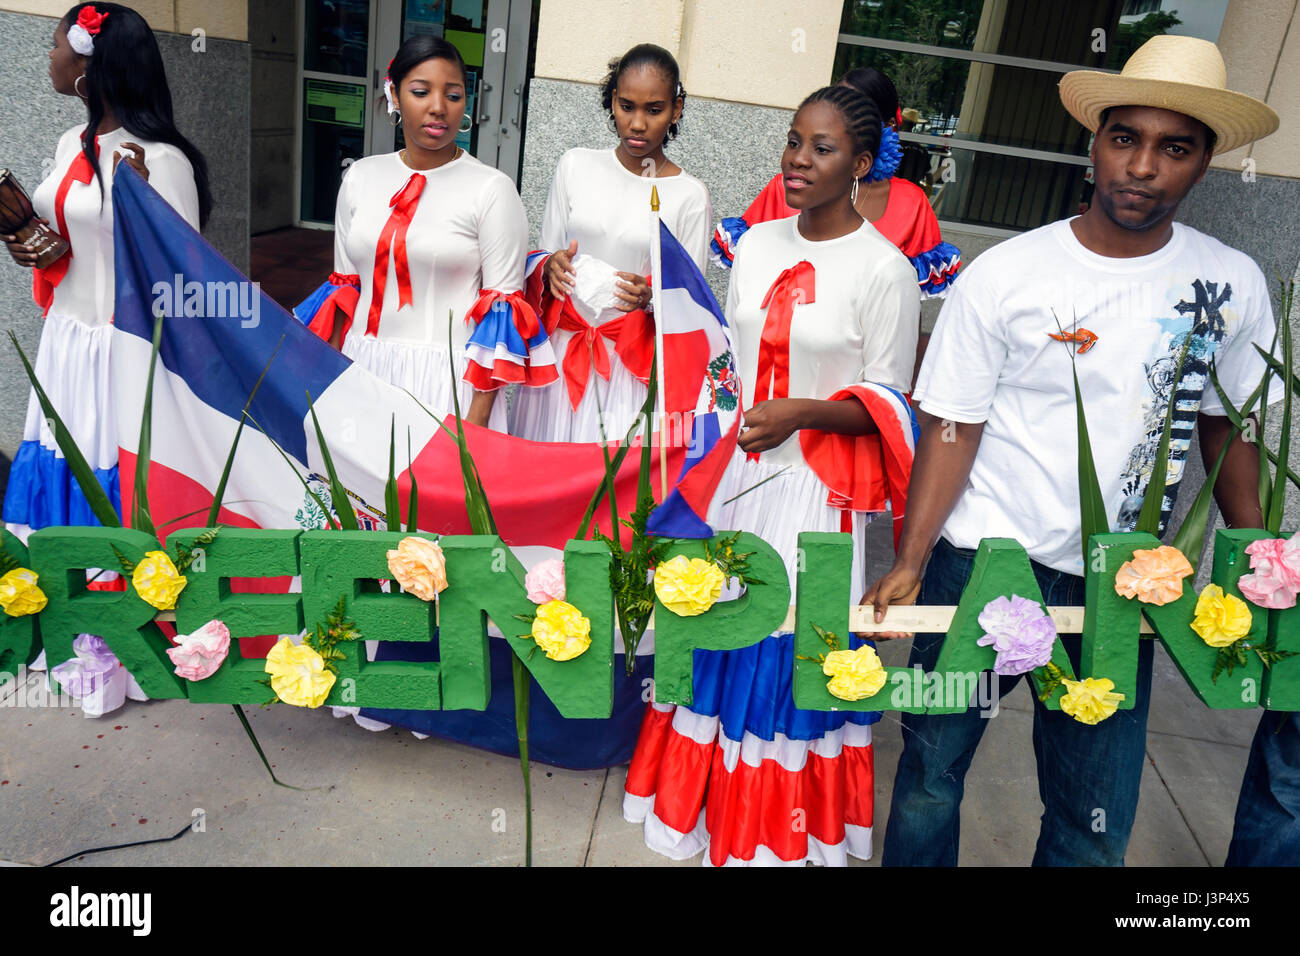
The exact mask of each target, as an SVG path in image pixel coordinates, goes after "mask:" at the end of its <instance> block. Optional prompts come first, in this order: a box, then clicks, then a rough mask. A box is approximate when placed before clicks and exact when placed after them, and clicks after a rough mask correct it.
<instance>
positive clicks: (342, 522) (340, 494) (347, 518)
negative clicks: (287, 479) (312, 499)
mask: <svg viewBox="0 0 1300 956" xmlns="http://www.w3.org/2000/svg"><path fill="white" fill-rule="evenodd" d="M307 407H308V408H309V409H310V410H311V423H312V426H313V427H314V428H315V429H316V442H317V444H319V445H320V455H321V458H323V459H324V460H325V473H326V474H327V475H328V476H329V480H330V498H332V499H333V501H334V511H335V512H336V513H337V514H338V516H339V526H340V527H341V528H343V529H344V530H345V531H359V530H361V529H360V528H359V527H358V525H357V513H356V510H355V509H353V507H352V501H351V499H350V498H348V490H347V489H346V488H344V487H343V482H341V481H339V475H338V472H337V471H335V470H334V458H333V456H331V455H330V450H329V446H328V445H326V444H325V433H324V432H322V431H321V427H320V422H319V421H318V420H317V418H316V403H315V402H313V401H312V397H311V392H308V393H307Z"/></svg>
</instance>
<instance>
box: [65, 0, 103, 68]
mask: <svg viewBox="0 0 1300 956" xmlns="http://www.w3.org/2000/svg"><path fill="white" fill-rule="evenodd" d="M107 19H108V14H107V13H100V12H99V11H97V10H96V9H95V8H94V7H82V8H81V13H80V14H78V16H77V22H76V23H74V24H73V25H72V26H70V27H68V45H69V46H70V47H72V49H73V50H75V51H76V52H77V53H79V54H81V55H82V56H90V55H91V54H93V53H94V52H95V37H96V36H97V35H98V34H99V31H100V29H101V28H102V27H103V25H104V21H105V20H107Z"/></svg>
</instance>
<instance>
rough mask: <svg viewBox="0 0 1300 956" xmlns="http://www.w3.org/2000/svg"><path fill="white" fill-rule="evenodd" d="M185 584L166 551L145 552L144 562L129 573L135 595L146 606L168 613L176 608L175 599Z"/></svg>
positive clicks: (183, 577) (183, 578)
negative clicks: (138, 596)
mask: <svg viewBox="0 0 1300 956" xmlns="http://www.w3.org/2000/svg"><path fill="white" fill-rule="evenodd" d="M187 583H188V582H187V581H186V580H185V576H184V575H183V574H181V573H180V572H179V571H177V570H176V565H174V564H172V559H171V558H169V557H168V556H167V552H166V551H146V552H145V555H144V560H143V561H141V562H140V563H139V564H137V565H136V566H135V570H134V571H132V572H131V584H132V586H133V587H134V588H135V593H136V594H138V595H140V598H141V599H142V600H143V601H144V602H145V603H146V604H149V605H152V606H153V607H156V608H157V609H158V610H160V611H170V610H172V609H173V608H174V607H176V599H177V598H178V597H180V593H181V592H182V591H184V590H185V585H186V584H187Z"/></svg>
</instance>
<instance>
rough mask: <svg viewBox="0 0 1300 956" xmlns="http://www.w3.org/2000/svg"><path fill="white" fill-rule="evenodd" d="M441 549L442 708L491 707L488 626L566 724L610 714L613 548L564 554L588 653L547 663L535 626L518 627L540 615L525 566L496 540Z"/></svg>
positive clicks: (448, 540) (457, 541)
mask: <svg viewBox="0 0 1300 956" xmlns="http://www.w3.org/2000/svg"><path fill="white" fill-rule="evenodd" d="M396 537H399V538H400V537H401V535H397V536H396ZM442 548H443V552H444V553H445V554H446V556H447V578H448V580H449V581H450V582H451V584H450V586H449V587H448V588H447V590H445V591H443V592H442V594H441V596H440V600H441V605H442V606H441V608H440V609H439V610H440V618H439V634H440V640H439V647H440V650H441V655H442V693H443V700H444V704H443V706H445V707H446V708H448V709H458V710H483V709H485V708H486V707H487V703H488V694H489V690H490V687H491V680H490V673H489V668H490V666H491V665H490V663H489V657H490V655H489V650H488V648H489V642H488V631H487V625H488V620H489V618H490V619H491V621H492V622H493V623H495V624H496V626H497V627H498V628H499V629H500V631H501V633H502V634H504V635H505V637H506V639H507V640H508V641H509V642H510V647H511V649H512V650H513V651H514V652H515V654H517V655H519V657H520V659H521V660H523V662H524V666H525V667H527V668H528V671H529V673H530V674H531V675H532V676H533V678H535V679H536V681H537V683H538V685H539V686H540V687H541V689H542V691H543V693H545V694H546V696H547V697H548V698H550V701H551V703H553V704H554V705H555V707H556V709H557V710H559V712H560V714H561V715H562V716H564V717H568V718H571V719H572V718H604V717H608V716H609V715H610V714H611V713H613V708H614V594H613V591H612V590H611V589H610V584H609V564H610V554H609V548H608V547H606V546H605V545H604V544H602V543H600V542H599V541H570V542H569V543H568V545H567V546H566V547H565V549H564V585H565V600H566V601H567V602H568V603H569V604H572V605H573V606H574V607H576V608H577V609H578V610H579V611H580V612H582V614H583V615H584V616H585V617H586V618H587V619H588V620H589V621H591V646H590V647H588V648H587V650H586V651H585V652H584V653H582V654H581V655H579V656H578V657H575V658H572V659H571V660H567V661H553V660H550V659H549V658H547V657H546V655H545V653H543V651H542V650H541V649H540V648H539V647H538V645H537V642H536V641H534V640H533V638H532V626H531V625H530V624H527V623H525V622H524V621H521V620H519V617H518V616H531V615H533V614H535V613H536V612H537V605H536V604H534V603H533V602H532V601H530V600H528V593H527V591H526V590H525V589H524V568H523V565H521V564H520V563H519V559H518V558H516V557H515V556H514V554H513V553H512V552H510V551H509V550H508V549H506V548H505V546H504V544H503V543H502V541H501V539H500V538H499V537H497V536H496V535H456V536H448V537H444V538H443V539H442ZM502 554H504V555H505V563H506V568H505V570H504V571H495V570H493V564H494V562H496V563H497V564H499V563H500V555H502ZM517 615H518V616H517ZM494 640H495V639H494Z"/></svg>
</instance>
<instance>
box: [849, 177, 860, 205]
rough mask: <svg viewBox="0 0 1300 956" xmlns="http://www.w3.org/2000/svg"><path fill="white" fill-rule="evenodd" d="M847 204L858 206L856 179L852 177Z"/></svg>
mask: <svg viewBox="0 0 1300 956" xmlns="http://www.w3.org/2000/svg"><path fill="white" fill-rule="evenodd" d="M849 202H850V203H852V204H853V205H854V206H856V205H857V204H858V177H857V176H854V177H853V186H852V187H851V188H850V189H849Z"/></svg>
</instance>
